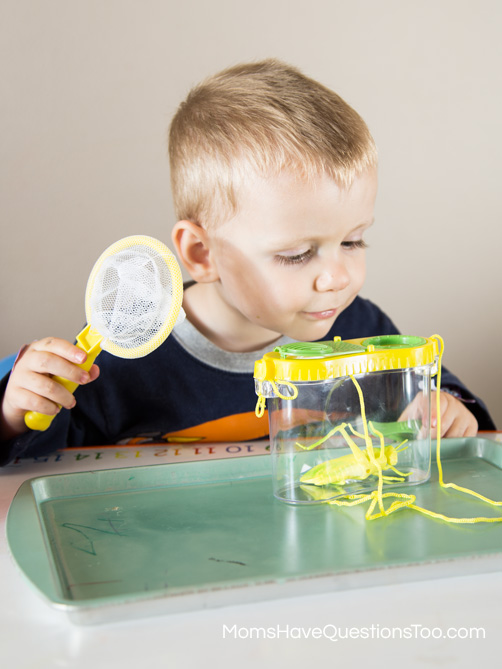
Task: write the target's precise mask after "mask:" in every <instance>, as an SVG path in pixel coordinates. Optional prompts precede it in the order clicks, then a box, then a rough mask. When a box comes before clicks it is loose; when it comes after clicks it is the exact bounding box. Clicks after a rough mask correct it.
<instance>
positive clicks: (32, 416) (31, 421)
mask: <svg viewBox="0 0 502 669" xmlns="http://www.w3.org/2000/svg"><path fill="white" fill-rule="evenodd" d="M102 339H103V337H102V336H101V335H100V334H98V333H97V332H96V330H91V326H90V325H88V326H87V327H86V328H84V329H83V330H82V332H81V333H80V334H79V335H78V336H77V344H76V345H77V346H78V348H80V349H82V350H83V351H85V352H86V353H87V359H86V361H85V362H83V363H82V364H81V365H77V367H80V369H83V370H85V371H86V372H88V371H89V370H90V368H91V367H92V365H93V363H94V360H96V358H97V356H98V355H99V354H100V353H101V346H100V342H101V341H102ZM52 378H53V379H54V380H55V381H57V382H58V383H60V384H61V385H62V386H64V387H65V388H66V389H67V390H69V391H70V393H74V392H75V390H76V389H77V388H78V385H79V384H78V383H74V382H73V381H68V379H64V378H63V377H61V376H54V377H52ZM55 417H56V416H47V415H46V414H44V413H38V411H28V412H27V413H26V414H25V416H24V422H25V424H26V425H27V426H28V427H29V428H30V430H38V431H39V432H45V430H47V429H48V428H49V427H50V425H51V423H52V421H53V420H54V418H55Z"/></svg>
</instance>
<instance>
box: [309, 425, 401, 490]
mask: <svg viewBox="0 0 502 669" xmlns="http://www.w3.org/2000/svg"><path fill="white" fill-rule="evenodd" d="M369 427H370V429H371V431H372V432H373V434H375V435H377V436H378V437H379V439H380V448H373V446H372V444H371V440H369V438H368V437H367V435H362V434H359V433H358V432H356V431H355V430H354V428H353V427H352V426H351V425H350V424H348V423H342V424H341V425H338V426H337V427H335V428H334V429H333V430H331V431H330V432H329V434H327V435H326V436H325V437H324V438H323V439H321V440H319V441H317V442H316V443H315V444H312V445H310V446H302V444H299V443H298V442H297V446H299V447H300V448H302V449H303V450H311V449H313V448H315V447H316V446H319V445H320V444H321V443H323V442H324V441H326V440H327V439H329V438H330V437H331V436H333V434H335V433H336V432H340V433H341V434H342V436H343V437H344V439H345V441H346V442H347V444H348V446H349V447H350V450H351V451H352V453H351V454H350V455H342V456H340V457H338V458H333V459H332V460H327V461H326V462H322V463H321V464H319V465H316V466H315V467H312V468H311V469H309V470H308V471H307V472H305V473H304V474H303V475H302V476H301V477H300V482H301V483H304V484H305V483H308V484H313V485H316V486H323V485H344V484H346V483H349V482H352V481H363V480H364V479H367V478H368V477H369V476H372V475H379V474H381V473H382V472H383V471H385V470H388V469H390V470H392V471H393V472H395V473H396V474H397V476H385V475H383V474H382V481H383V482H384V483H399V482H402V481H405V480H406V477H407V476H409V475H410V473H411V472H407V473H405V472H401V471H399V470H398V469H396V467H395V465H396V464H397V461H398V458H399V453H400V452H401V451H403V450H405V449H406V448H408V447H407V446H405V445H404V444H405V443H406V441H407V440H405V441H403V442H401V443H400V444H399V445H398V446H396V447H394V446H386V445H385V443H384V437H383V434H382V433H381V432H380V431H379V430H377V429H376V428H375V427H374V426H372V424H371V422H370V423H369ZM346 428H349V429H350V430H351V432H352V433H353V435H354V436H356V437H360V438H363V439H365V438H366V444H367V447H366V450H361V449H360V448H359V446H358V445H357V444H356V443H355V441H354V440H353V439H352V437H351V436H350V435H349V433H348V432H347V429H346Z"/></svg>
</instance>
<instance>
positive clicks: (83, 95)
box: [0, 0, 502, 428]
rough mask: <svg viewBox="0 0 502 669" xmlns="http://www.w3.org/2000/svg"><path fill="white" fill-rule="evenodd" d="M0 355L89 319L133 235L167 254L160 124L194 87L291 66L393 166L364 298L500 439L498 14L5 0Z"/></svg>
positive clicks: (501, 114)
mask: <svg viewBox="0 0 502 669" xmlns="http://www.w3.org/2000/svg"><path fill="white" fill-rule="evenodd" d="M0 31H1V33H2V34H1V35H0V37H1V39H0V43H1V44H2V47H1V49H2V51H1V58H0V68H1V71H0V81H1V82H2V102H1V105H0V122H1V137H2V139H1V157H2V160H1V171H2V173H1V178H0V183H1V189H2V195H1V198H0V207H1V225H2V241H1V244H0V249H1V251H0V252H1V263H0V285H1V293H0V307H1V313H2V328H1V338H0V356H3V355H6V354H8V353H11V352H14V351H15V350H17V348H18V347H19V345H20V344H22V343H23V342H27V341H30V340H32V339H34V338H37V337H41V336H44V335H46V334H57V335H59V336H64V337H67V338H72V337H73V336H74V335H75V334H76V332H77V331H78V328H79V327H80V325H81V324H83V322H84V313H83V298H84V289H85V283H86V279H87V275H88V273H89V271H90V269H91V267H92V265H93V263H94V261H95V260H96V259H97V257H98V256H99V254H100V253H101V251H102V250H103V249H104V248H105V247H106V246H108V245H109V244H110V243H112V242H113V241H115V240H117V239H119V238H120V237H123V236H125V235H128V234H134V233H142V234H149V235H153V236H155V237H158V238H161V239H163V240H165V241H167V242H168V243H170V228H171V226H172V224H173V213H172V208H171V201H170V196H169V188H168V166H167V160H166V157H165V132H166V127H167V125H168V122H169V118H170V116H171V114H172V112H173V110H174V109H175V107H176V106H177V104H178V103H179V101H180V100H181V98H182V97H183V96H184V95H185V93H186V91H187V90H188V88H189V87H190V86H191V85H192V84H194V83H196V82H197V81H199V80H200V79H201V78H203V77H204V76H206V75H208V74H210V73H213V72H215V71H217V70H218V69H221V68H223V67H225V66H228V65H230V64H233V63H236V62H239V61H244V60H249V59H257V58H262V57H266V56H276V57H280V58H283V59H285V60H287V61H290V62H291V63H293V64H295V65H297V66H299V67H300V68H301V69H303V70H304V71H305V72H306V73H307V74H309V75H311V76H314V77H315V78H317V79H320V80H321V81H322V82H323V83H325V84H327V85H328V86H331V87H332V88H334V89H335V90H336V91H338V92H339V93H340V94H341V95H342V96H343V97H345V98H346V99H347V101H348V102H350V103H351V104H352V105H353V106H355V107H356V108H357V109H358V110H359V111H360V113H361V114H362V115H363V116H364V117H365V119H366V120H367V122H368V124H369V126H370V128H371V129H372V131H373V134H374V136H375V138H376V140H377V143H378V145H379V149H380V157H381V176H380V181H381V190H380V195H379V200H378V208H377V222H376V225H375V227H374V229H373V231H372V232H371V235H370V240H369V241H370V243H371V249H370V251H369V274H368V280H367V284H366V287H365V289H364V292H363V294H364V295H365V296H367V297H370V298H372V299H374V300H375V301H376V302H378V303H379V304H380V305H381V306H382V307H383V308H384V309H385V310H386V311H387V312H388V313H389V314H390V315H391V317H392V318H393V319H394V320H395V322H396V323H397V324H398V325H399V327H400V328H401V329H402V330H403V331H405V332H407V333H410V334H423V335H430V334H432V333H434V332H438V333H440V334H442V335H443V337H444V338H445V340H446V345H447V349H446V355H445V357H446V364H447V365H448V366H449V367H450V368H452V369H453V370H454V371H455V372H456V373H457V374H458V375H459V376H460V377H461V378H462V379H463V380H464V381H465V382H466V383H467V384H468V385H469V386H470V387H471V388H472V389H473V390H474V391H475V392H477V393H479V394H480V395H481V396H482V397H484V398H485V400H486V401H487V403H488V405H489V407H490V409H491V411H492V413H493V415H494V417H495V419H496V422H497V423H498V426H499V427H501V428H502V403H501V401H500V379H501V377H502V363H501V353H500V349H501V343H502V342H501V339H502V337H501V334H500V333H501V331H502V319H501V313H500V312H501V310H500V302H501V300H500V289H501V284H502V281H501V278H500V276H501V273H500V260H499V258H500V253H501V249H502V244H501V241H502V239H501V232H500V229H501V219H502V211H501V201H500V190H501V188H500V182H501V181H502V179H501V177H502V174H501V167H500V163H501V155H502V151H501V149H502V131H501V119H502V88H501V78H500V67H501V64H502V47H501V43H502V40H501V38H500V35H501V34H502V3H501V2H499V1H498V0H476V1H474V0H420V2H418V1H416V2H415V1H413V2H412V1H407V0H351V1H350V2H347V1H346V0H310V1H308V2H306V1H305V0H289V1H287V0H282V1H281V0H253V1H252V2H246V3H244V2H239V1H237V0H212V1H211V2H206V1H205V0H183V1H182V2H174V1H171V0H164V1H161V0H157V1H154V0H43V1H42V0H2V11H1V19H0Z"/></svg>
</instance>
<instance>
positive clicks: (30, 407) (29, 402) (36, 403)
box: [17, 388, 69, 416]
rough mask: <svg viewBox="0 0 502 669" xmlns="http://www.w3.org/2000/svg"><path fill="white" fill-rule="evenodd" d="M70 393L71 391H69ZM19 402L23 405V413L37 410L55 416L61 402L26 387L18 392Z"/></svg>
mask: <svg viewBox="0 0 502 669" xmlns="http://www.w3.org/2000/svg"><path fill="white" fill-rule="evenodd" d="M68 394H69V393H68ZM17 399H18V403H19V404H20V405H21V406H22V407H23V409H22V411H21V412H20V413H22V415H24V414H25V413H26V412H27V411H37V412H38V413H43V414H45V415H46V416H54V415H56V414H57V413H59V411H60V407H59V404H60V403H55V402H51V400H49V399H47V398H46V397H43V396H42V395H37V393H34V392H31V391H30V390H27V389H26V388H22V389H20V390H19V392H18V396H17Z"/></svg>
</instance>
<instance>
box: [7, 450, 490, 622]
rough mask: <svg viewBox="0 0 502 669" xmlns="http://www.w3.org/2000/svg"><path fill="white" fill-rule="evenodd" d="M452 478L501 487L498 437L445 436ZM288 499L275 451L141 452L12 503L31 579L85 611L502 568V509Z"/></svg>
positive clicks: (429, 493) (439, 492)
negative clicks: (476, 519)
mask: <svg viewBox="0 0 502 669" xmlns="http://www.w3.org/2000/svg"><path fill="white" fill-rule="evenodd" d="M441 452H442V461H443V469H444V476H445V480H446V481H453V482H455V483H457V484H458V485H461V486H466V487H470V488H473V489H474V490H476V491H478V492H480V493H482V494H484V495H486V496H488V497H489V498H491V499H496V500H498V499H500V498H502V471H501V469H502V444H500V443H497V442H495V441H490V440H487V439H481V438H473V439H455V440H444V442H443V443H442V451H441ZM412 492H413V494H416V496H417V504H419V505H420V506H424V507H425V508H427V509H431V510H434V511H438V512H440V513H444V514H446V515H450V516H496V515H498V514H499V513H500V511H499V510H498V509H497V508H495V507H492V506H487V505H486V504H484V503H482V502H481V501H477V500H475V499H473V498H472V497H471V498H469V497H468V496H466V495H463V494H461V493H459V492H455V491H451V490H444V489H441V488H440V487H439V485H438V483H437V468H436V466H435V465H433V470H432V477H431V480H430V481H429V482H428V483H425V484H423V485H420V486H416V487H413V489H412ZM365 510H366V505H361V506H357V507H352V508H338V507H333V506H329V505H322V504H321V505H313V506H301V507H296V506H290V505H287V504H284V503H282V502H280V501H277V500H276V499H275V498H274V497H273V496H272V482H271V459H270V456H268V455H264V456H253V457H241V458H233V459H230V460H216V461H214V460H213V461H202V462H200V461H199V462H188V463H176V464H161V465H151V466H146V467H145V466H143V467H142V466H139V467H138V466H136V467H128V468H122V469H110V470H103V471H92V472H82V473H71V474H58V475H52V476H43V477H38V478H35V479H31V480H29V481H26V482H25V483H24V484H23V485H22V486H21V488H20V489H19V491H18V492H17V494H16V496H15V498H14V500H13V502H12V504H11V507H10V509H9V514H8V517H7V540H8V544H9V547H10V550H11V553H12V555H13V557H14V559H15V561H16V562H17V564H18V566H19V567H20V569H21V571H22V572H23V573H24V575H25V576H26V577H27V578H28V580H29V581H30V582H31V583H32V584H33V585H34V586H35V588H36V589H37V590H38V591H39V592H41V593H42V594H43V595H44V596H45V598H47V600H48V602H49V603H50V604H52V605H53V606H55V607H57V608H60V609H63V610H64V611H66V612H67V613H68V615H69V616H70V619H71V620H72V621H73V622H75V623H77V624H96V623H101V622H108V621H116V620H121V619H131V618H135V617H139V616H147V615H156V614H163V613H173V612H180V611H187V610H193V609H198V608H206V607H211V606H221V605H229V604H236V603H242V602H250V601H258V600H265V599H273V598H278V597H284V596H298V595H303V594H312V593H320V592H326V591H330V590H331V591H332V590H340V589H346V588H353V587H366V586H370V585H382V584H386V583H396V582H404V581H412V580H419V579H425V578H439V577H444V576H458V575H463V574H470V573H479V572H483V571H494V570H499V569H501V568H502V523H489V524H486V523H485V524H476V525H452V524H448V523H445V522H443V521H440V520H435V519H431V518H429V517H426V516H423V515H422V514H419V513H417V512H414V511H412V510H409V509H405V510H401V511H399V512H397V513H395V514H393V515H392V516H389V517H387V518H382V519H378V520H374V521H366V520H365V517H364V514H365Z"/></svg>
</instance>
